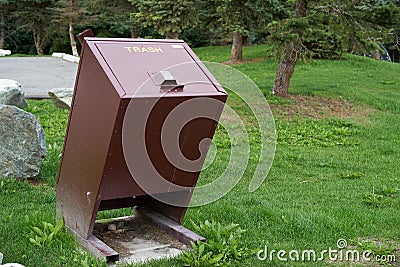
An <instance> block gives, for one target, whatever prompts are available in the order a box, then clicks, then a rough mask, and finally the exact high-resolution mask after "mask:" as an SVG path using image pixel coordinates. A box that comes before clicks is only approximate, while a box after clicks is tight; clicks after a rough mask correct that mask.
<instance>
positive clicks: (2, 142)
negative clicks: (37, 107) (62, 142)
mask: <svg viewBox="0 0 400 267" xmlns="http://www.w3.org/2000/svg"><path fill="white" fill-rule="evenodd" d="M0 137H1V138H0V177H3V176H4V177H7V178H10V177H16V178H31V177H35V176H37V175H38V173H39V170H40V164H41V162H42V159H43V158H44V157H45V156H46V154H47V149H46V141H45V138H44V132H43V127H42V125H41V124H40V122H39V121H38V120H37V119H36V117H35V116H34V115H33V114H31V113H29V112H26V111H23V110H21V109H19V108H17V107H15V106H9V105H2V106H0Z"/></svg>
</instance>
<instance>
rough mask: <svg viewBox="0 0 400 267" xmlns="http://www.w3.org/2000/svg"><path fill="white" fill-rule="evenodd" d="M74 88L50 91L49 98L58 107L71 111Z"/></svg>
mask: <svg viewBox="0 0 400 267" xmlns="http://www.w3.org/2000/svg"><path fill="white" fill-rule="evenodd" d="M73 94H74V88H57V89H53V90H50V91H49V96H50V98H51V100H53V103H54V105H55V106H56V107H59V108H65V109H69V110H71V103H72V96H73Z"/></svg>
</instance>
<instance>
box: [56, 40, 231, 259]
mask: <svg viewBox="0 0 400 267" xmlns="http://www.w3.org/2000/svg"><path fill="white" fill-rule="evenodd" d="M226 99H227V94H226V92H225V91H224V89H223V88H222V87H221V85H219V84H218V82H217V81H216V80H215V78H214V77H213V76H212V74H211V73H210V72H209V71H208V70H207V68H206V67H205V66H204V65H203V63H201V62H200V60H199V59H198V58H197V56H196V55H195V54H194V52H193V51H192V50H191V49H190V48H189V46H188V45H187V44H186V43H185V42H183V41H180V40H145V39H106V38H94V37H86V38H85V42H84V45H83V49H82V53H81V58H80V63H79V68H78V73H77V77H76V83H75V88H74V96H73V101H72V106H71V113H70V117H69V121H68V127H67V133H66V137H65V142H64V148H63V153H62V159H61V165H60V169H59V174H58V179H57V188H56V189H57V214H58V218H63V219H64V221H65V225H66V227H67V228H68V229H69V230H70V231H71V232H73V233H74V234H75V235H76V237H77V238H78V239H79V240H80V241H81V243H82V244H83V245H84V246H85V247H87V248H89V249H90V250H91V251H92V252H94V253H95V254H96V255H99V256H105V257H109V256H110V257H111V256H118V255H115V252H114V251H113V250H112V249H111V250H110V249H109V248H108V247H107V246H106V245H105V244H103V243H102V242H101V241H99V240H98V239H97V238H95V237H94V236H93V233H92V232H93V227H94V224H95V220H96V215H97V212H98V211H100V210H108V209H116V208H123V207H143V208H144V209H143V210H149V211H150V213H152V214H158V215H160V216H161V217H162V218H167V219H166V220H167V221H172V222H175V223H177V224H178V225H180V223H181V222H182V220H183V217H184V215H185V212H186V209H187V206H188V204H189V201H190V198H191V196H192V193H193V189H194V187H195V185H196V182H197V179H198V176H199V174H200V170H201V167H202V165H203V163H204V159H205V156H206V152H207V150H208V147H209V145H210V140H211V138H212V136H213V134H214V131H215V129H216V127H217V124H218V119H219V116H220V115H221V112H222V109H223V106H224V103H225V101H226ZM153 212H154V213H153ZM158 215H157V216H158ZM157 216H156V217H157ZM160 216H158V217H157V218H161V217H160ZM156 220H157V219H156ZM161 220H164V219H161ZM164 221H165V220H164ZM167 224H168V223H167ZM167 228H168V227H167ZM172 228H174V227H172ZM175 228H176V227H175ZM175 228H174V229H175ZM180 229H181V230H176V229H175V230H171V231H175V232H176V231H177V232H178V233H175V235H176V236H177V237H178V238H180V239H182V241H183V242H186V243H189V241H196V239H199V238H201V237H199V236H196V235H195V234H194V233H192V232H190V231H189V230H187V229H185V228H183V227H182V228H180Z"/></svg>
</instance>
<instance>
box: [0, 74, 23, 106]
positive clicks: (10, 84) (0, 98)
mask: <svg viewBox="0 0 400 267" xmlns="http://www.w3.org/2000/svg"><path fill="white" fill-rule="evenodd" d="M0 105H12V106H16V107H19V108H26V107H27V106H28V103H26V101H25V97H24V92H23V91H22V89H21V85H20V84H19V83H18V82H16V81H14V80H9V79H0Z"/></svg>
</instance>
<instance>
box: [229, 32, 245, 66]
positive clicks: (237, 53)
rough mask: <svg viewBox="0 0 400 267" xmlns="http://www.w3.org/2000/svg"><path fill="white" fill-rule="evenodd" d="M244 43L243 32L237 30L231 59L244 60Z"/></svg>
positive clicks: (234, 35)
mask: <svg viewBox="0 0 400 267" xmlns="http://www.w3.org/2000/svg"><path fill="white" fill-rule="evenodd" d="M242 44H243V37H242V34H241V33H240V32H235V33H234V34H233V41H232V50H231V61H242V55H243V54H242Z"/></svg>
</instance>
